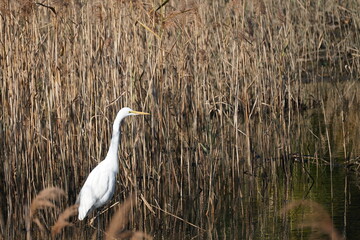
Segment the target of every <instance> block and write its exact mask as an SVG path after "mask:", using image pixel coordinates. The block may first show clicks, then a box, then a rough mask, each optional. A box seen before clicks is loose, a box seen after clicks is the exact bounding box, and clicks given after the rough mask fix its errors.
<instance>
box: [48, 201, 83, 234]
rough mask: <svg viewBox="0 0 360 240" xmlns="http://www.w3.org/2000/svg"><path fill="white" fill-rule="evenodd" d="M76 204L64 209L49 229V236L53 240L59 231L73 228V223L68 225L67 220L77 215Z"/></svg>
mask: <svg viewBox="0 0 360 240" xmlns="http://www.w3.org/2000/svg"><path fill="white" fill-rule="evenodd" d="M78 207H79V205H78V204H75V205H72V206H70V207H68V208H66V209H65V210H64V211H63V212H62V213H61V214H60V215H59V218H58V220H57V221H56V223H55V224H54V226H52V227H51V235H52V237H53V238H54V237H55V235H57V234H59V233H60V231H61V230H62V229H63V228H64V227H67V226H74V224H73V223H70V222H69V221H68V219H69V218H70V217H72V216H75V215H77V213H78Z"/></svg>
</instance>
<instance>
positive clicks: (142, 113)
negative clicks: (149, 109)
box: [129, 111, 150, 115]
mask: <svg viewBox="0 0 360 240" xmlns="http://www.w3.org/2000/svg"><path fill="white" fill-rule="evenodd" d="M129 113H134V114H137V115H150V113H146V112H138V111H129Z"/></svg>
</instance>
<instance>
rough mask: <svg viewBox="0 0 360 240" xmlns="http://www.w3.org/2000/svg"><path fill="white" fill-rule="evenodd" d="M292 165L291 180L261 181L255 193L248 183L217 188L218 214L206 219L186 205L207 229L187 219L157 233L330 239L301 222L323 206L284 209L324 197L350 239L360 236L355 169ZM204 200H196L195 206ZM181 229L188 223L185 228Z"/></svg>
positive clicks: (359, 197)
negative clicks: (226, 189)
mask: <svg viewBox="0 0 360 240" xmlns="http://www.w3.org/2000/svg"><path fill="white" fill-rule="evenodd" d="M292 171H293V174H292V179H291V180H290V181H288V182H285V180H284V179H283V178H281V177H279V178H278V179H277V180H271V181H272V182H267V183H265V181H263V182H262V183H261V181H259V180H258V181H256V182H255V183H254V184H255V185H256V186H255V188H256V191H255V192H253V193H251V191H249V189H250V187H249V188H247V186H246V184H245V183H243V185H241V184H239V186H238V188H236V190H234V189H233V191H232V192H227V191H224V192H219V193H216V194H215V195H216V197H215V200H214V201H215V202H216V203H215V204H214V215H213V216H212V215H211V214H210V213H208V214H207V215H206V216H204V215H203V216H202V217H205V219H206V220H204V218H203V220H199V218H200V216H199V215H197V214H196V213H200V212H197V211H196V210H194V208H186V209H185V213H184V217H185V218H186V219H187V220H188V221H189V222H192V223H195V224H196V225H199V226H202V227H203V228H204V230H205V231H201V230H198V229H196V228H194V227H191V226H189V225H187V224H184V225H183V228H181V227H180V228H176V229H175V228H174V229H173V231H169V232H167V233H164V232H162V233H159V234H158V235H156V236H157V237H160V236H161V237H160V238H161V239H169V238H174V239H329V238H328V236H327V235H321V234H318V235H314V232H313V231H312V230H311V229H310V228H309V227H299V224H301V223H306V222H304V221H309V218H307V217H306V216H308V215H309V213H312V212H319V211H320V210H319V209H317V208H314V207H312V208H310V207H309V206H303V207H300V208H296V209H294V210H292V211H290V212H288V213H287V214H286V216H285V217H284V215H283V214H281V209H282V208H283V207H285V206H286V205H287V204H288V203H291V202H292V201H295V200H301V199H306V200H311V201H315V202H317V203H319V204H320V205H321V206H322V207H323V208H324V209H325V211H326V212H327V213H328V214H329V216H330V218H331V219H332V221H333V224H334V228H335V229H336V230H337V231H338V232H339V233H340V234H341V235H343V236H344V237H345V238H346V239H359V236H360V190H359V181H358V179H357V176H356V174H355V172H354V171H351V170H349V169H347V168H345V167H343V166H335V167H334V168H333V171H332V173H331V171H330V167H329V166H328V165H316V164H312V163H307V164H302V163H295V164H294V166H293V170H292ZM244 185H245V186H244ZM198 204H199V203H198V202H197V201H194V202H192V205H193V206H195V209H197V207H199V206H198ZM186 210H188V211H189V212H186ZM200 214H201V213H200ZM179 224H180V225H181V223H179ZM179 229H183V230H180V231H181V234H179ZM156 236H155V238H157V237H156Z"/></svg>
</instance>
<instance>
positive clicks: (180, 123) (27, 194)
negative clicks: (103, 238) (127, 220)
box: [0, 0, 360, 239]
mask: <svg viewBox="0 0 360 240" xmlns="http://www.w3.org/2000/svg"><path fill="white" fill-rule="evenodd" d="M163 2H164V1H120V0H108V1H94V0H90V1H85V0H56V1H55V0H54V1H50V0H49V1H41V3H42V4H44V5H46V6H42V5H39V4H34V2H33V1H28V0H21V1H20V0H14V1H7V0H0V14H1V16H0V46H1V47H0V68H1V69H0V79H1V82H2V84H1V87H0V92H1V96H0V97H1V99H0V102H1V108H0V146H1V147H0V169H2V171H1V172H0V180H1V181H2V182H4V184H5V187H4V191H2V192H1V193H0V204H2V205H1V211H2V214H0V216H3V218H4V222H5V223H4V225H6V226H7V227H5V228H4V232H3V233H2V234H3V235H4V236H5V238H8V239H17V238H24V236H23V233H22V232H19V231H18V229H21V226H23V225H24V222H21V221H19V219H22V216H23V206H28V205H29V204H30V203H29V201H30V199H32V197H33V196H34V193H36V192H37V191H38V190H39V189H43V188H45V187H46V186H49V185H50V184H51V185H55V186H59V187H61V188H62V189H64V190H65V192H66V193H67V195H68V200H67V201H68V202H66V203H65V202H62V203H61V204H62V205H63V206H69V205H71V204H73V203H74V202H75V199H76V195H77V193H78V192H79V190H80V187H81V186H82V184H83V182H84V180H85V179H86V177H87V175H88V173H89V172H90V170H91V169H92V168H93V167H94V166H96V165H97V164H98V162H99V161H101V160H102V159H103V158H104V156H105V154H106V151H107V149H108V146H109V142H108V141H109V138H110V136H111V125H112V121H113V118H114V117H115V114H116V112H117V111H118V110H119V109H120V108H121V107H123V106H129V107H132V108H133V109H137V110H143V111H146V112H151V118H146V119H133V120H128V121H127V122H126V124H124V126H123V128H122V130H123V134H122V141H121V146H120V151H119V152H120V169H119V170H120V171H119V172H120V174H119V177H118V184H117V190H116V194H115V199H114V201H122V200H123V199H124V198H125V196H126V195H127V194H128V193H129V192H132V191H139V192H141V193H142V194H143V195H144V198H145V199H148V201H149V203H150V204H152V205H154V206H157V207H158V208H159V209H163V210H164V211H165V212H170V213H172V214H173V215H176V216H181V217H182V219H185V220H188V219H187V218H185V217H184V216H183V212H184V211H185V210H187V209H188V207H187V205H186V204H185V203H184V202H182V201H185V200H184V199H187V198H190V199H191V201H192V202H194V203H196V204H197V205H196V206H197V207H196V209H191V210H192V211H194V212H196V215H197V216H206V214H207V213H211V212H215V210H216V206H217V205H216V204H217V201H219V196H218V195H219V192H221V193H223V192H224V193H227V194H230V195H231V196H233V197H234V198H236V197H238V195H242V196H249V197H250V196H251V197H255V198H256V197H261V196H258V195H257V194H258V192H259V191H258V189H257V188H261V187H262V186H268V185H267V184H268V183H271V184H274V186H276V187H277V186H279V185H278V184H276V181H277V180H278V179H286V182H287V183H288V182H289V181H290V180H291V169H292V168H291V167H292V166H291V161H289V158H288V156H289V155H290V154H292V153H294V152H295V153H300V154H303V155H304V154H311V155H315V154H318V155H324V156H328V155H329V152H331V153H333V154H332V155H331V156H332V157H333V158H334V159H335V160H334V162H335V163H336V161H338V160H336V154H335V152H336V151H335V150H338V149H340V148H341V149H342V150H344V151H342V152H341V154H342V155H343V156H344V157H346V158H347V159H349V160H351V159H356V157H357V156H358V155H359V153H360V146H359V145H358V144H354V143H355V142H356V139H357V137H358V133H359V128H358V127H357V126H356V125H354V124H353V123H351V122H352V121H355V120H357V119H358V118H359V116H358V115H357V113H358V112H360V111H358V110H359V109H358V108H359V107H358V106H360V99H359V98H358V97H357V96H358V94H357V93H358V92H359V87H360V86H359V83H358V80H359V71H358V69H360V58H359V53H360V49H359V44H358V43H359V42H360V35H359V26H360V17H359V12H360V6H359V5H360V4H359V1H357V0H349V1H346V2H339V1H335V0H329V1H285V0H283V1H278V0H267V1H264V0H263V1H262V0H257V1H186V2H185V3H182V2H178V1H169V2H167V3H166V4H164V5H163V6H161V7H160V5H161V3H163ZM159 7H160V8H159ZM52 8H53V9H54V10H52ZM324 86H326V89H327V90H328V91H324ZM321 103H323V106H321ZM339 103H341V104H339ZM319 109H323V111H319ZM316 114H317V115H316ZM315 115H316V116H315ZM324 115H325V116H324ZM339 116H343V117H342V119H344V121H343V122H342V123H341V124H338V123H337V122H335V121H337V120H338V119H339ZM346 116H351V119H347V118H346ZM324 117H326V120H327V121H326V123H327V125H326V126H325V123H324ZM332 120H334V121H332ZM132 121H139V122H138V123H137V124H131V123H132ZM135 126H136V127H135ZM331 126H335V127H336V130H337V131H335V128H334V131H332V130H331V128H330V127H331ZM304 129H305V130H304ZM324 129H326V130H328V131H327V134H326V131H324ZM339 130H340V131H339ZM331 141H336V142H337V143H336V144H331V143H329V142H331ZM343 156H342V157H343ZM244 173H245V174H244ZM283 173H284V175H283ZM259 176H266V178H265V177H264V178H262V177H259ZM249 177H250V178H251V177H253V178H254V179H253V180H255V183H254V182H251V181H253V180H251V181H249V179H248V178H249ZM282 177H283V178H282ZM264 179H265V180H264ZM239 182H241V184H239ZM284 189H285V187H284ZM286 189H287V188H286ZM282 190H283V189H280V188H279V189H278V188H277V189H276V190H274V193H273V194H278V196H282V194H281V193H280V191H282ZM269 192H270V191H269ZM179 196H181V200H179ZM136 211H139V212H140V217H139V218H138V219H136V220H133V221H134V222H136V224H138V225H136V224H135V229H139V231H144V232H151V231H155V230H156V229H160V228H161V227H163V228H166V229H168V228H169V229H175V228H178V227H179V225H178V224H179V222H178V221H177V220H174V219H173V218H170V219H169V218H167V217H166V214H165V213H164V212H161V211H159V210H157V211H156V213H155V214H154V213H152V212H151V211H149V209H148V208H146V207H143V206H140V207H139V208H138V209H136ZM242 212H243V213H244V214H246V211H243V210H242ZM111 213H112V212H111V211H110V212H109V213H107V214H111ZM52 217H54V219H55V216H52ZM187 217H189V218H190V217H193V216H187ZM45 218H47V219H48V220H49V219H50V218H51V216H45ZM195 219H196V222H194V225H196V226H199V227H201V228H204V229H206V227H207V224H210V223H208V222H207V221H205V220H204V219H203V218H195ZM214 219H216V218H214ZM137 220H139V221H137ZM104 221H106V223H108V221H109V217H108V218H107V219H106V218H105V220H104ZM142 221H143V222H144V223H143V224H142V223H141V222H142ZM214 221H215V220H214ZM189 222H192V221H189ZM10 223H16V224H18V226H13V227H12V228H10V227H9V226H10V225H9V224H10ZM215 225H216V224H215ZM181 226H182V225H181ZM144 228H146V229H144ZM149 229H150V230H149ZM183 230H184V231H182V232H184V233H185V232H186V231H185V229H183ZM89 231H90V230H89V229H87V228H86V226H81V229H76V228H74V235H75V236H78V237H79V238H83V239H84V238H87V237H88V236H89V233H88V232H89ZM249 232H251V231H249ZM34 237H36V236H34Z"/></svg>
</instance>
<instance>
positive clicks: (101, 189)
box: [79, 164, 113, 220]
mask: <svg viewBox="0 0 360 240" xmlns="http://www.w3.org/2000/svg"><path fill="white" fill-rule="evenodd" d="M103 166H104V165H101V164H99V165H98V166H97V167H96V168H94V169H93V170H92V171H91V173H90V174H89V177H88V178H87V179H86V181H85V184H84V186H83V187H82V189H81V191H80V194H79V202H80V206H79V219H80V220H82V219H84V218H85V217H86V215H87V214H88V212H90V211H91V210H93V209H94V208H97V207H100V206H101V205H102V204H103V203H102V202H99V201H100V199H102V198H103V197H104V195H105V194H106V193H107V192H108V191H109V187H110V185H111V184H110V185H109V182H110V181H111V178H113V174H112V172H109V171H108V170H107V169H106V168H104V167H103Z"/></svg>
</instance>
